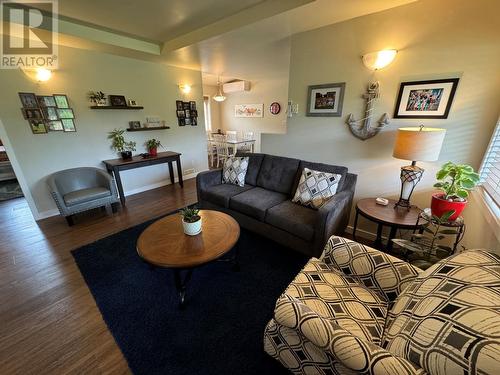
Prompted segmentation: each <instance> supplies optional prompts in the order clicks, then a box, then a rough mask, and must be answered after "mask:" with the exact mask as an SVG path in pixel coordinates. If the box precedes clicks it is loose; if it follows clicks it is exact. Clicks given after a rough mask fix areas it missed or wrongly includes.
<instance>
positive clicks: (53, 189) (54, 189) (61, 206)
mask: <svg viewBox="0 0 500 375" xmlns="http://www.w3.org/2000/svg"><path fill="white" fill-rule="evenodd" d="M47 185H48V187H49V193H50V195H51V196H52V198H54V202H55V203H56V206H57V208H58V210H59V212H60V213H61V214H62V215H65V216H66V215H68V214H69V213H68V209H67V207H66V203H65V202H64V198H63V196H62V194H61V192H60V191H59V188H58V186H57V182H56V179H55V176H54V175H50V176H49V177H48V178H47Z"/></svg>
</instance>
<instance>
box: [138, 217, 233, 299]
mask: <svg viewBox="0 0 500 375" xmlns="http://www.w3.org/2000/svg"><path fill="white" fill-rule="evenodd" d="M199 214H200V216H201V217H202V220H203V222H202V231H201V233H199V234H197V235H196V236H188V235H187V234H184V230H183V229H182V218H181V216H180V215H177V214H174V215H170V216H167V217H164V218H163V219H160V220H158V221H156V222H154V223H153V224H151V225H150V226H149V227H147V228H146V229H145V230H144V232H142V233H141V235H140V236H139V239H138V240H137V253H138V254H139V256H140V257H141V258H142V259H144V260H145V261H146V262H147V263H149V264H150V265H152V266H156V267H162V268H172V269H173V270H174V281H175V287H176V289H177V292H178V293H179V298H180V305H181V307H182V306H184V303H185V299H186V285H187V283H188V282H189V280H190V278H191V274H192V272H193V269H194V268H196V267H198V266H201V265H203V264H206V263H208V262H211V261H213V260H216V259H218V258H220V257H221V256H223V255H224V254H226V253H228V252H229V251H230V250H231V249H232V248H233V247H235V245H236V244H237V242H238V239H239V237H240V226H239V224H238V222H237V221H236V220H234V219H233V218H232V217H231V216H229V215H227V214H225V213H223V212H218V211H209V210H201V211H200V213H199ZM235 250H236V251H235V256H234V257H233V258H232V259H231V260H232V261H233V262H234V263H235V267H237V266H238V265H237V261H238V259H237V250H238V247H237V246H236V248H235ZM183 270H185V271H186V272H185V275H184V277H182V274H181V271H183Z"/></svg>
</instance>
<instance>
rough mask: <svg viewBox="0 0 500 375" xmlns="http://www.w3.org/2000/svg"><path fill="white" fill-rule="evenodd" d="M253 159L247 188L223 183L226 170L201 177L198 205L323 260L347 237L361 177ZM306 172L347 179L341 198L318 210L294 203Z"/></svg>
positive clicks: (343, 181)
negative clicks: (333, 241)
mask: <svg viewBox="0 0 500 375" xmlns="http://www.w3.org/2000/svg"><path fill="white" fill-rule="evenodd" d="M238 156H248V157H249V166H248V171H247V174H246V178H245V186H243V187H240V186H237V185H232V184H223V183H222V170H221V169H216V170H211V171H206V172H202V173H200V174H198V176H197V178H196V183H197V193H198V205H199V207H200V208H202V209H212V210H218V211H222V212H226V213H228V214H230V215H231V216H232V217H234V218H235V219H236V220H237V221H238V222H239V223H240V225H241V226H242V227H243V228H246V229H249V230H251V231H254V232H257V233H259V234H261V235H263V236H265V237H268V238H270V239H272V240H274V241H276V242H279V243H281V244H283V245H285V246H287V247H290V248H292V249H294V250H297V251H299V252H302V253H304V254H307V255H311V256H316V257H317V256H319V255H320V254H321V252H322V250H323V247H324V245H325V243H326V241H327V240H328V238H329V237H330V236H331V235H333V234H340V235H341V234H342V233H343V232H344V230H345V228H346V226H347V223H348V221H349V214H350V211H351V205H352V199H353V195H354V189H355V186H356V179H357V176H356V175H355V174H352V173H348V171H347V168H346V167H341V166H336V165H327V164H322V163H313V162H308V161H303V160H298V159H292V158H286V157H281V156H273V155H267V154H258V153H239V154H238ZM304 168H309V169H313V170H318V171H322V172H329V173H336V174H340V175H341V176H342V179H341V181H340V183H339V187H338V189H337V194H335V195H334V196H333V198H332V199H331V200H329V201H328V203H326V204H325V205H323V206H322V207H321V208H320V209H319V210H315V209H312V208H308V207H304V206H301V205H299V204H296V203H293V202H292V201H291V199H292V198H293V195H294V193H295V190H296V188H297V185H298V183H299V179H300V176H301V174H302V171H303V169H304Z"/></svg>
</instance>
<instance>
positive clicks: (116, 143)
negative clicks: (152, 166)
mask: <svg viewBox="0 0 500 375" xmlns="http://www.w3.org/2000/svg"><path fill="white" fill-rule="evenodd" d="M123 133H125V130H124V129H114V130H113V131H111V132H109V133H108V134H109V135H108V139H111V148H112V149H113V150H115V151H117V152H119V153H120V155H121V157H122V159H123V160H127V159H131V158H132V151H135V145H136V143H135V142H134V141H129V142H126V141H125V137H124V136H123Z"/></svg>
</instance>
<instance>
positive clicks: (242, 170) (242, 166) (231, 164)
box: [222, 156, 248, 186]
mask: <svg viewBox="0 0 500 375" xmlns="http://www.w3.org/2000/svg"><path fill="white" fill-rule="evenodd" d="M247 169H248V157H234V156H231V157H229V158H227V159H226V160H225V161H224V168H222V183H223V184H233V185H238V186H245V176H246V174H247Z"/></svg>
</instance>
